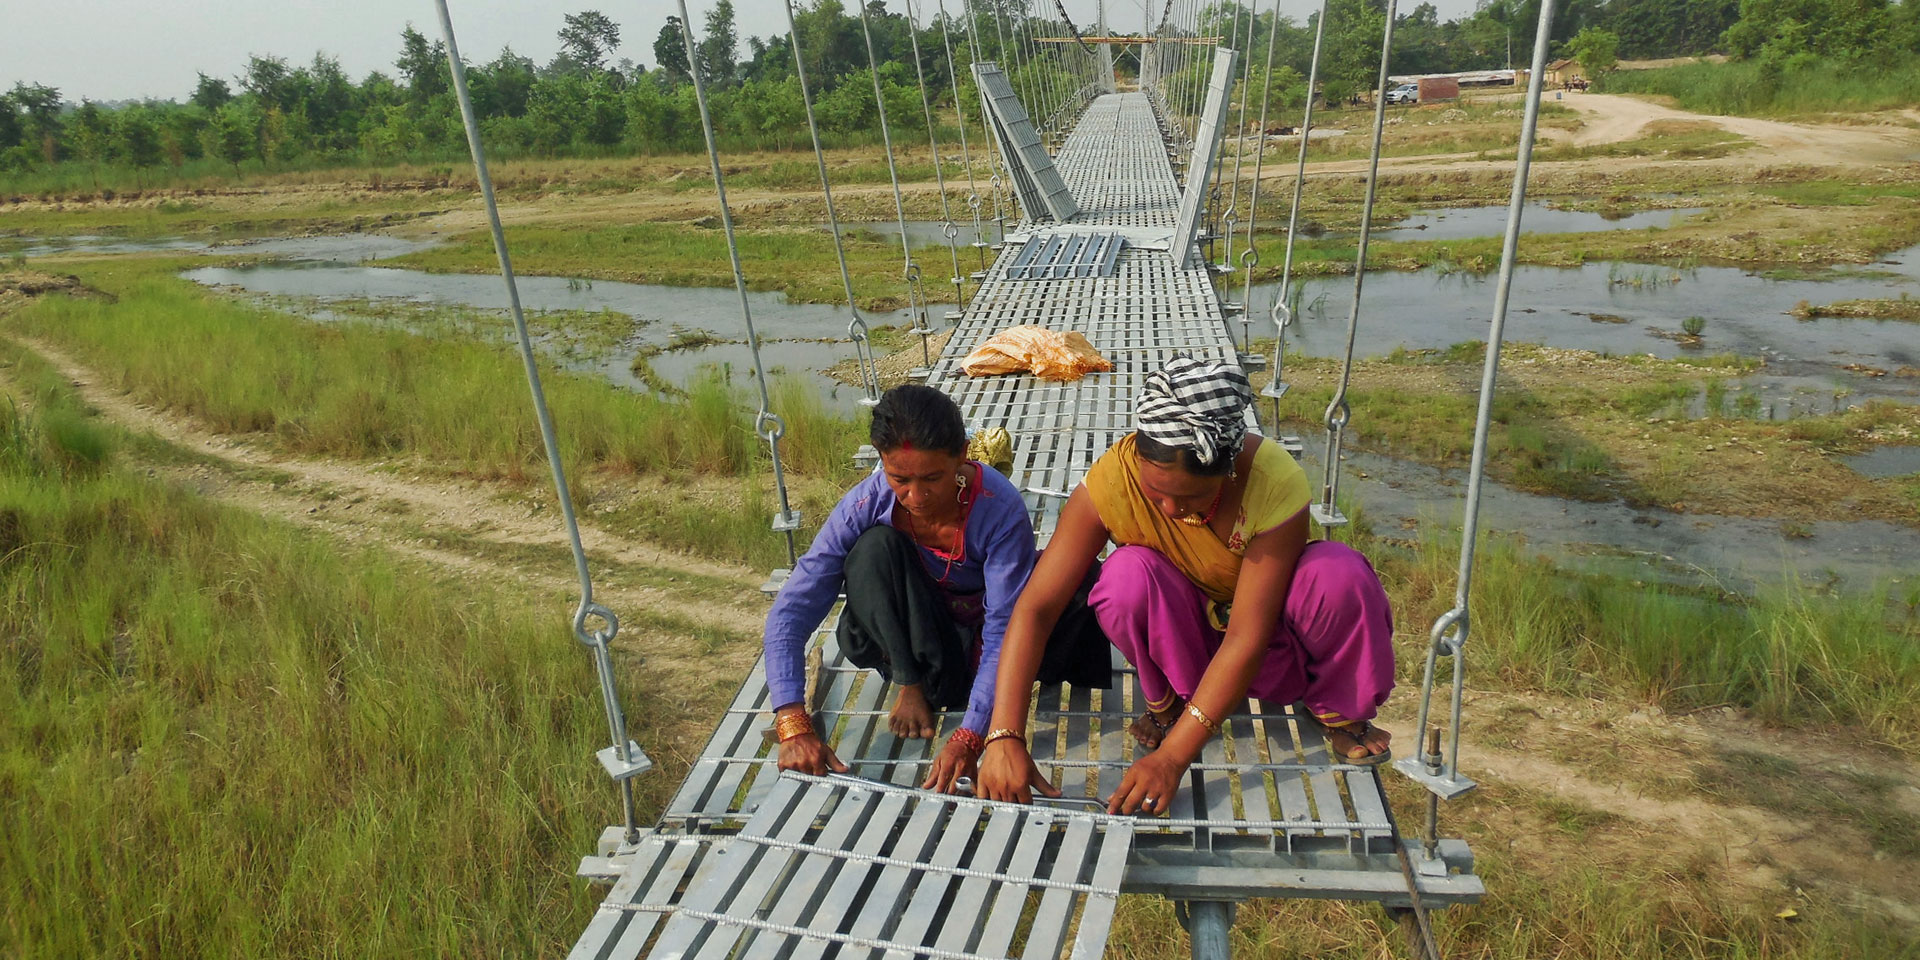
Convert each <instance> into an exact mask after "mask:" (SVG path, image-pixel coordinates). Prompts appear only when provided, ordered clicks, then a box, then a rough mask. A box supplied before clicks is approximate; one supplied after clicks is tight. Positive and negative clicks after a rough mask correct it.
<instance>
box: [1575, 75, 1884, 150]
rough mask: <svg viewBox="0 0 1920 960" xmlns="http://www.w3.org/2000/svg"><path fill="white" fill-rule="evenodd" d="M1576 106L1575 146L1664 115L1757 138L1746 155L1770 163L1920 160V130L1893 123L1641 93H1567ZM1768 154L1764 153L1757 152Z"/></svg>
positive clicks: (1622, 135)
mask: <svg viewBox="0 0 1920 960" xmlns="http://www.w3.org/2000/svg"><path fill="white" fill-rule="evenodd" d="M1556 102H1558V103H1562V104H1564V105H1565V106H1567V107H1569V108H1571V109H1573V110H1575V111H1577V112H1578V113H1579V114H1580V115H1581V119H1583V120H1585V121H1586V126H1584V127H1582V128H1580V129H1579V130H1578V131H1576V132H1575V133H1574V135H1573V143H1574V145H1575V146H1581V147H1585V146H1593V145H1596V144H1603V143H1619V142H1622V141H1626V140H1633V139H1636V138H1638V137H1639V136H1640V135H1641V131H1643V130H1644V129H1645V128H1646V126H1647V125H1648V124H1650V123H1653V122H1655V121H1659V120H1679V121H1690V122H1697V123H1709V124H1713V125H1714V126H1717V127H1719V128H1721V129H1723V130H1725V131H1727V132H1728V133H1733V134H1737V135H1739V136H1742V137H1746V138H1747V139H1749V140H1752V141H1753V142H1754V143H1755V145H1756V147H1757V150H1755V151H1750V152H1749V153H1747V154H1745V155H1743V159H1747V160H1754V159H1764V160H1765V161H1766V162H1768V163H1798V164H1818V165H1834V166H1853V165H1858V164H1882V163H1905V162H1913V161H1920V130H1914V129H1912V128H1910V127H1900V126H1893V125H1884V126H1841V125H1837V124H1801V123H1787V122H1784V121H1780V120H1761V119H1757V118H1754V117H1716V116H1710V115H1708V114H1703V113H1689V112H1687V111H1685V110H1679V109H1675V108H1673V107H1665V106H1661V105H1659V104H1657V103H1653V102H1651V101H1649V100H1643V99H1640V98H1638V97H1627V96H1619V95H1616V94H1604V93H1581V92H1578V91H1574V92H1571V93H1568V94H1566V96H1565V99H1563V100H1560V101H1556ZM1756 154H1764V157H1760V156H1756Z"/></svg>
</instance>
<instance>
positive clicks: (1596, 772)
mask: <svg viewBox="0 0 1920 960" xmlns="http://www.w3.org/2000/svg"><path fill="white" fill-rule="evenodd" d="M1415 709H1416V704H1415V703H1414V702H1413V698H1412V697H1411V696H1403V695H1396V696H1395V697H1394V698H1393V700H1391V701H1389V703H1388V705H1387V707H1386V709H1385V710H1384V711H1383V713H1382V719H1383V721H1384V722H1385V723H1386V724H1388V725H1389V726H1390V727H1391V728H1393V729H1399V730H1404V729H1408V728H1409V727H1411V726H1412V724H1413V723H1414V722H1415V716H1414V710H1415ZM1467 716H1468V718H1469V723H1470V724H1471V727H1470V730H1469V734H1468V737H1467V738H1466V740H1465V741H1463V743H1462V746H1461V765H1462V768H1463V769H1465V770H1466V771H1468V773H1469V775H1471V776H1474V777H1475V778H1477V779H1480V780H1482V782H1484V783H1488V784H1489V786H1490V787H1493V788H1496V789H1499V790H1501V791H1503V792H1513V793H1518V794H1520V795H1521V797H1525V796H1533V797H1539V798H1548V801H1549V802H1550V803H1554V804H1560V805H1564V807H1565V808H1569V809H1575V810H1586V811H1597V812H1598V813H1600V814H1602V815H1605V816H1609V817H1611V818H1612V820H1611V822H1609V823H1608V824H1606V825H1605V826H1603V827H1600V828H1598V830H1603V831H1604V837H1605V839H1604V843H1602V842H1601V841H1598V840H1597V839H1595V838H1593V837H1589V838H1588V839H1585V840H1581V841H1578V843H1579V844H1580V845H1581V846H1583V847H1587V846H1589V845H1591V847H1592V849H1594V851H1595V853H1596V855H1599V852H1598V851H1599V848H1600V847H1602V846H1604V847H1605V848H1606V851H1605V856H1606V857H1609V858H1610V857H1615V856H1631V857H1632V858H1633V859H1635V860H1637V861H1639V862H1642V863H1651V864H1664V865H1670V867H1671V868H1672V869H1674V870H1685V869H1688V865H1691V864H1694V863H1696V862H1700V863H1712V864H1715V865H1716V866H1717V867H1718V869H1716V870H1715V875H1716V876H1717V877H1718V882H1719V883H1721V884H1722V885H1724V887H1725V889H1726V890H1727V891H1728V892H1729V893H1730V894H1733V895H1737V896H1740V897H1743V898H1748V899H1753V900H1755V901H1757V902H1759V903H1761V904H1772V905H1777V906H1788V905H1791V904H1792V902H1793V900H1794V898H1795V896H1796V890H1798V889H1800V888H1811V889H1819V890H1820V891H1821V892H1822V893H1824V894H1826V895H1827V896H1830V897H1832V898H1834V899H1835V900H1837V901H1838V902H1840V903H1843V904H1847V905H1848V906H1850V907H1852V908H1854V909H1858V910H1861V911H1862V912H1866V913H1870V914H1873V915H1879V916H1887V917H1891V918H1894V919H1896V920H1898V921H1899V922H1901V923H1903V924H1906V925H1909V926H1912V927H1914V928H1916V929H1920V863H1916V862H1915V861H1914V860H1913V859H1912V858H1911V857H1902V856H1899V855H1897V854H1895V853H1893V852H1891V851H1888V850H1885V849H1877V848H1876V847H1877V845H1876V843H1875V842H1874V841H1873V840H1872V839H1871V838H1870V837H1868V836H1866V835H1864V831H1865V830H1866V829H1868V826H1867V824H1866V823H1865V821H1867V820H1868V819H1869V818H1870V817H1873V816H1878V817H1885V818H1891V819H1899V818H1903V817H1904V818H1908V820H1907V822H1908V823H1909V824H1914V823H1920V821H1916V820H1914V819H1913V818H1915V817H1916V816H1917V815H1920V767H1916V765H1915V764H1913V763H1911V762H1908V761H1904V760H1899V759H1891V758H1889V757H1887V756H1886V755H1884V754H1877V753H1872V752H1869V751H1864V750H1857V749H1853V748H1850V747H1847V746H1836V745H1835V743H1834V742H1833V741H1832V740H1830V739H1829V738H1826V737H1824V736H1820V735H1816V734H1811V733H1807V732H1802V731H1792V730H1769V729H1767V728H1765V727H1763V726H1761V725H1759V724H1757V723H1755V722H1753V721H1752V720H1751V719H1748V718H1745V717H1742V716H1740V715H1738V714H1737V713H1736V712H1735V711H1733V710H1731V709H1717V710H1709V711H1706V712H1703V713H1702V714H1699V715H1697V716H1687V717H1675V716H1669V715H1666V714H1664V713H1663V712H1661V711H1659V710H1658V709H1649V708H1647V707H1645V706H1644V705H1640V704H1633V703H1618V702H1607V701H1599V700H1583V699H1575V698H1563V697H1549V696H1540V695H1529V694H1516V693H1504V692H1500V693H1496V692H1489V691H1471V692H1470V693H1469V694H1468V707H1467ZM1755 768H1757V769H1758V770H1759V771H1761V772H1758V773H1755V772H1752V771H1753V770H1754V769H1755ZM1742 777H1747V778H1749V779H1750V781H1751V782H1750V783H1743V782H1742V781H1741V778H1742ZM1875 782H1877V783H1880V784H1881V787H1878V788H1866V789H1861V788H1859V785H1860V784H1863V783H1875ZM1732 797H1738V798H1739V799H1740V800H1743V801H1745V802H1729V801H1730V799H1731V798H1732ZM1783 798H1784V799H1783ZM1801 798H1808V799H1804V800H1803V799H1801ZM1813 798H1817V799H1813ZM1510 802H1513V803H1514V804H1515V805H1516V806H1519V805H1522V804H1523V802H1524V801H1522V800H1520V799H1519V798H1516V799H1515V800H1513V801H1510ZM1525 805H1526V806H1534V807H1536V808H1537V807H1538V806H1539V803H1538V801H1536V802H1534V803H1532V804H1525ZM1455 815H1458V814H1455ZM1550 815H1551V814H1550ZM1506 842H1507V843H1509V844H1511V845H1512V846H1513V847H1514V848H1515V849H1516V850H1519V851H1531V850H1533V849H1534V848H1536V847H1537V848H1539V851H1538V852H1539V853H1540V855H1542V856H1551V857H1564V856H1567V855H1568V853H1567V851H1568V848H1567V847H1565V846H1559V845H1556V844H1557V843H1560V842H1565V841H1564V840H1562V841H1556V840H1555V839H1553V838H1552V836H1551V835H1549V836H1546V837H1542V836H1524V835H1511V836H1509V837H1508V838H1507V839H1506Z"/></svg>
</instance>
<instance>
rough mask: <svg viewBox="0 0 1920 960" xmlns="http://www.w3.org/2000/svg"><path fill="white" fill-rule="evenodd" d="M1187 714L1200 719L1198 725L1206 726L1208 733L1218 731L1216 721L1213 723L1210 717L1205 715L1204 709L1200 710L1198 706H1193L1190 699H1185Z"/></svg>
mask: <svg viewBox="0 0 1920 960" xmlns="http://www.w3.org/2000/svg"><path fill="white" fill-rule="evenodd" d="M1187 716H1189V717H1192V718H1194V719H1195V720H1198V721H1200V725H1201V726H1203V727H1206V728H1207V733H1209V734H1214V733H1219V732H1220V725H1219V724H1218V723H1215V722H1214V721H1213V718H1212V717H1209V716H1207V713H1206V711H1205V710H1202V709H1200V708H1199V707H1196V706H1194V705H1193V701H1192V700H1188V701H1187Z"/></svg>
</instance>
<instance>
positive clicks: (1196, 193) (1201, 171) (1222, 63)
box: [1173, 47, 1239, 266]
mask: <svg viewBox="0 0 1920 960" xmlns="http://www.w3.org/2000/svg"><path fill="white" fill-rule="evenodd" d="M1238 56H1239V54H1237V53H1235V52H1234V51H1232V50H1229V49H1227V48H1226V47H1221V48H1220V49H1218V50H1215V51H1214V52H1213V76H1212V78H1211V79H1210V80H1209V81H1208V83H1207V103H1206V106H1205V107H1204V108H1202V109H1201V112H1200V128H1199V130H1198V131H1196V132H1195V133H1194V137H1193V158H1192V160H1191V161H1189V162H1188V163H1187V189H1186V191H1185V192H1184V193H1182V194H1181V195H1180V219H1179V222H1178V225H1177V229H1176V230H1175V232H1174V235H1173V256H1174V258H1175V259H1176V260H1179V261H1180V264H1181V266H1187V265H1189V264H1194V263H1197V262H1198V261H1199V259H1200V250H1199V248H1198V247H1197V246H1195V241H1196V240H1198V239H1199V237H1200V221H1201V219H1202V218H1204V217H1205V216H1206V212H1207V185H1208V183H1209V178H1211V177H1212V176H1213V160H1214V157H1215V156H1217V155H1218V154H1219V153H1220V132H1221V130H1222V128H1224V127H1225V125H1226V120H1227V91H1229V90H1231V89H1233V65H1234V62H1235V60H1236V59H1237V58H1238Z"/></svg>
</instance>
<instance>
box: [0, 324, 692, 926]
mask: <svg viewBox="0 0 1920 960" xmlns="http://www.w3.org/2000/svg"><path fill="white" fill-rule="evenodd" d="M7 357H8V360H9V361H10V362H9V363H8V365H7V367H6V368H5V369H4V372H5V373H6V375H7V378H8V379H9V380H10V381H12V382H14V383H15V384H24V385H25V386H24V388H21V389H16V391H13V392H12V395H10V396H8V397H6V398H5V399H0V591H3V592H4V597H5V601H4V603H0V860H3V861H4V862H5V864H6V868H5V869H4V870H0V909H4V912H5V916H6V919H5V920H4V921H0V943H4V944H6V945H7V946H6V948H5V952H6V953H8V954H9V955H11V956H38V957H75V956H145V957H156V956H187V955H193V956H210V955H224V956H265V955H283V956H376V955H384V956H394V955H434V956H448V955H469V956H477V955H490V956H497V955H518V956H527V955H535V954H540V953H550V952H552V951H553V943H554V941H555V939H556V937H557V936H559V934H558V933H557V932H556V931H558V930H561V929H565V928H568V927H571V926H573V925H575V924H576V922H577V921H578V918H580V917H581V916H583V915H584V913H585V911H586V910H587V909H589V906H588V905H589V903H590V902H591V900H592V895H591V893H590V892H589V891H587V890H585V889H583V888H582V887H581V886H580V885H578V884H576V883H574V882H573V880H572V879H571V878H570V877H569V876H567V871H566V864H567V863H568V862H569V861H570V859H571V858H573V857H576V856H578V854H579V852H580V851H581V849H582V845H583V842H585V841H586V840H588V839H590V838H591V837H592V836H593V835H594V833H595V832H596V831H597V830H598V829H599V827H600V826H601V825H602V821H604V820H605V819H606V817H607V813H606V805H605V803H604V800H605V797H604V789H605V788H604V785H603V784H601V783H599V782H598V781H599V780H600V779H601V775H600V774H599V772H598V771H597V770H596V769H594V768H593V767H592V765H591V764H581V763H579V762H577V761H578V760H579V758H580V756H582V747H583V745H585V744H590V743H592V742H593V741H594V739H595V738H596V737H597V738H604V737H605V736H606V730H605V726H604V721H603V720H602V719H601V717H600V716H599V713H598V709H597V705H596V704H595V703H594V701H593V700H592V698H590V697H583V696H580V691H581V689H582V688H581V687H580V685H579V683H578V681H579V680H580V679H581V677H582V676H583V674H582V672H581V671H582V670H583V669H585V668H586V661H585V659H584V657H583V655H582V654H581V653H580V651H579V648H578V646H577V645H576V644H575V643H574V642H573V641H572V640H571V639H570V638H569V637H568V636H567V635H566V632H565V630H564V623H563V621H561V620H558V619H556V618H554V617H552V616H543V615H541V613H539V612H536V611H537V610H538V608H539V607H540V605H541V604H542V603H545V602H550V601H551V598H543V597H533V596H528V595H525V594H522V593H518V592H516V591H514V590H512V589H510V588H506V587H502V588H501V589H499V590H497V591H488V592H484V593H476V592H474V591H471V590H467V589H462V588H460V587H458V586H456V585H454V584H450V583H443V582H438V581H436V579H435V578H434V577H432V576H430V575H423V574H422V573H421V572H420V571H416V570H403V569H402V568H401V567H399V566H397V565H396V564H395V563H394V562H393V561H392V560H391V559H390V558H389V557H387V556H386V555H384V554H383V553H381V552H380V551H377V550H362V549H354V548H343V546H342V545H341V544H339V543H335V542H329V541H326V540H321V539H315V538H313V537H310V536H302V535H299V534H296V533H295V532H293V531H291V530H290V529H288V528H287V527H286V526H284V525H282V524H278V523H273V522H268V521H265V520H262V519H260V518H258V517H255V516H253V515H251V514H248V513H243V512H240V511H237V510H233V509H229V508H225V507H221V506H217V505H214V504H211V503H208V502H205V501H203V500H201V499H199V498H198V497H196V496H195V495H193V494H192V493H189V492H184V491H181V490H178V489H174V488H172V487H170V486H169V485H167V484H165V483H160V482H155V481H151V480H148V479H146V478H145V477H144V476H143V475H142V473H140V472H137V471H134V470H130V469H126V468H124V467H121V466H119V465H118V464H117V463H116V460H117V459H118V458H117V456H116V449H117V448H119V447H122V446H124V445H128V444H132V443H135V442H136V441H135V440H134V439H132V438H129V437H126V436H124V435H121V434H119V433H117V431H115V430H113V429H111V428H108V427H103V426H102V425H100V424H99V423H98V422H97V421H95V420H93V419H91V418H89V417H88V415H87V414H86V412H85V411H84V410H82V409H80V408H78V407H77V406H75V405H74V404H73V402H72V400H71V398H70V397H69V396H68V395H66V394H65V393H64V390H63V388H64V383H63V382H61V381H60V380H58V379H57V378H55V377H52V376H50V374H49V372H48V371H46V370H44V369H35V368H34V365H33V364H31V363H30V362H29V361H28V359H27V358H26V357H24V356H23V355H22V354H21V353H20V352H19V351H18V350H17V349H13V348H9V349H8V350H7ZM23 400H24V401H25V402H26V403H27V406H25V407H23V406H22V405H21V403H22V401H23ZM632 679H633V678H632V677H631V676H629V677H627V678H626V682H629V683H631V682H632ZM639 724H640V727H641V730H640V732H639V733H638V735H639V736H640V737H641V738H642V739H648V738H649V736H648V733H647V732H646V725H647V720H646V718H644V717H641V718H639ZM665 787H666V784H665V783H664V782H662V781H660V780H659V779H657V778H656V779H655V780H654V781H653V782H650V783H647V784H644V785H643V789H644V790H646V791H648V792H649V793H650V794H652V795H657V794H658V793H659V792H660V791H663V790H664V789H665Z"/></svg>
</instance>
